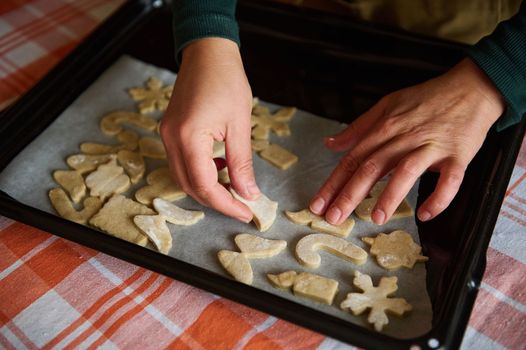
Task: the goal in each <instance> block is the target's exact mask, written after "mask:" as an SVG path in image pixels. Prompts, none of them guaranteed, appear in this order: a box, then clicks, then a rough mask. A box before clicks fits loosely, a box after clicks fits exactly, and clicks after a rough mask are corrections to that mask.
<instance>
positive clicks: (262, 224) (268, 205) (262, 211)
mask: <svg viewBox="0 0 526 350" xmlns="http://www.w3.org/2000/svg"><path fill="white" fill-rule="evenodd" d="M230 192H231V193H232V195H233V196H234V198H235V199H237V200H238V201H240V202H241V203H243V204H245V205H246V206H247V207H248V208H249V209H250V211H252V214H254V218H253V220H254V223H255V224H256V227H257V228H258V230H259V231H261V232H265V231H267V230H268V229H269V228H270V226H272V224H273V223H274V220H276V212H277V210H278V202H274V201H271V200H270V199H269V198H268V197H267V196H265V195H264V194H263V193H262V194H261V195H260V196H259V198H258V199H256V200H254V201H249V200H246V199H245V198H243V197H241V196H240V195H239V194H237V192H236V191H234V189H232V188H231V189H230Z"/></svg>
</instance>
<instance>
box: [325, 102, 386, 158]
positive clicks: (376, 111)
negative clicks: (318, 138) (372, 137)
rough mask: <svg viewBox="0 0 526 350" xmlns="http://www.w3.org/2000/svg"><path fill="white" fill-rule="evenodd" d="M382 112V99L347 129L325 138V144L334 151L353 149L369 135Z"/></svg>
mask: <svg viewBox="0 0 526 350" xmlns="http://www.w3.org/2000/svg"><path fill="white" fill-rule="evenodd" d="M382 114H383V103H382V102H381V101H380V102H378V103H377V104H375V105H374V106H373V107H371V109H369V110H368V111H367V112H365V113H364V114H362V115H361V116H360V117H358V118H357V119H356V120H355V121H353V122H352V123H351V124H349V126H348V127H347V128H345V130H343V131H342V132H340V133H339V134H337V135H333V136H329V137H327V138H325V145H326V146H327V148H329V149H330V150H332V151H334V152H343V151H348V150H350V149H352V148H353V147H354V146H356V145H357V144H358V142H359V141H360V140H361V139H362V138H363V137H364V136H365V135H367V133H368V132H369V131H370V130H371V128H372V127H373V126H374V125H375V122H376V121H377V120H378V118H380V116H381V115H382Z"/></svg>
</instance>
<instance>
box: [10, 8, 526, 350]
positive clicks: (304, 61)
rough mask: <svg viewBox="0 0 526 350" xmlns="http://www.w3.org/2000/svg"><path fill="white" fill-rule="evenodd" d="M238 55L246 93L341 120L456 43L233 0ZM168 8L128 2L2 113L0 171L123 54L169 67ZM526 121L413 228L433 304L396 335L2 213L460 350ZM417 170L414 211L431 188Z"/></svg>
mask: <svg viewBox="0 0 526 350" xmlns="http://www.w3.org/2000/svg"><path fill="white" fill-rule="evenodd" d="M237 16H238V20H239V25H240V31H241V40H242V46H241V50H242V55H243V58H244V63H245V68H246V72H247V75H248V77H249V80H250V83H251V86H252V89H253V92H254V95H255V96H259V97H260V98H262V99H263V100H266V101H270V102H274V103H278V104H283V105H294V106H297V107H298V108H301V109H304V110H307V111H309V112H312V113H314V114H316V115H320V116H324V117H327V118H331V119H336V120H340V121H344V122H350V121H352V120H353V119H354V118H356V117H357V116H359V115H360V113H362V112H363V111H365V110H366V109H367V108H369V107H370V106H371V105H372V104H374V103H375V102H376V101H377V100H378V99H379V98H380V97H382V96H383V95H385V94H387V93H389V92H391V91H394V90H396V89H399V88H402V87H406V86H409V85H412V84H415V83H419V82H422V81H424V80H426V79H429V78H431V77H434V76H436V75H438V74H440V73H442V72H444V71H446V70H447V69H448V68H449V67H451V66H452V65H454V64H455V63H456V62H458V61H459V60H460V59H461V58H462V57H463V55H464V49H465V47H463V46H462V45H459V44H454V43H451V42H447V41H440V40H435V39H431V38H427V37H423V36H417V35H414V34H409V33H404V32H401V31H398V30H395V29H392V28H387V27H379V26H374V25H371V24H367V23H360V22H357V21H352V20H350V19H348V18H345V17H339V16H336V15H329V14H323V13H320V12H317V11H314V10H307V9H300V8H295V7H288V6H285V5H277V4H271V3H269V2H261V1H240V2H239V4H238V12H237ZM173 50H174V48H173V43H172V37H171V16H170V8H169V5H167V4H165V3H163V2H162V1H158V0H157V1H144V0H143V1H139V0H135V1H128V2H126V3H125V4H124V5H123V6H122V7H121V8H120V9H119V10H118V11H117V12H116V13H115V14H114V15H113V16H112V17H111V18H110V19H109V20H107V21H106V22H104V23H103V25H102V26H100V27H99V28H98V29H97V30H96V31H95V32H93V33H92V34H91V35H90V36H89V37H88V39H87V40H85V41H84V42H83V43H82V44H81V45H80V46H79V47H78V48H77V49H76V50H74V51H73V52H72V53H71V54H70V55H69V56H68V57H66V58H65V59H64V60H63V61H62V62H61V63H60V64H58V65H57V66H56V67H55V68H54V69H53V70H52V71H51V72H50V73H49V74H47V75H46V76H45V77H44V78H43V79H42V80H41V81H40V82H39V83H38V84H36V86H34V87H33V88H32V89H31V90H30V91H29V92H28V93H26V94H25V95H24V96H22V97H21V98H20V99H19V100H18V101H17V102H16V103H15V104H14V105H12V106H11V107H10V108H9V109H7V110H5V111H4V112H2V113H1V115H0V118H1V119H2V122H3V123H2V125H0V140H1V143H2V144H1V147H0V169H4V168H5V166H6V165H7V164H9V162H10V161H11V160H12V159H13V158H14V157H15V156H16V155H17V154H18V153H19V152H20V151H21V150H22V149H23V148H24V147H25V146H26V145H27V144H29V143H30V142H31V141H32V140H33V139H34V138H35V137H36V136H38V135H39V134H40V133H41V132H42V131H43V130H44V129H45V128H46V127H47V126H48V125H49V124H50V123H51V122H52V121H53V120H54V119H55V118H56V117H57V116H59V115H60V113H61V112H62V111H63V110H64V109H65V108H66V107H68V106H69V105H70V104H71V103H72V102H73V100H74V99H75V98H77V97H78V96H79V94H81V93H82V92H83V91H84V90H85V89H86V88H87V87H88V86H90V85H91V84H92V83H93V82H94V80H95V79H96V78H97V77H98V76H99V75H100V74H101V73H102V72H103V71H104V70H105V69H106V68H108V67H109V66H110V65H111V64H112V63H113V62H114V61H115V60H116V59H117V58H118V57H120V56H121V55H123V54H128V55H131V56H133V57H135V58H138V59H140V60H143V61H145V62H148V63H151V64H154V65H157V66H160V67H164V68H168V69H171V70H174V71H177V66H176V63H175V60H174V52H173ZM525 127H526V121H524V120H523V122H522V123H521V124H519V125H516V126H514V127H511V128H508V129H506V130H505V131H503V132H500V133H497V132H496V131H495V130H491V132H490V133H489V135H488V137H487V139H486V142H485V143H484V145H483V147H482V149H481V151H480V152H479V153H478V154H477V156H476V157H475V159H474V160H473V162H472V163H471V165H470V166H469V168H468V169H467V173H466V178H465V180H464V182H463V184H462V187H461V189H460V191H459V194H458V195H457V197H456V198H455V200H454V201H453V203H452V204H451V206H450V207H449V208H448V209H447V210H446V211H445V212H444V213H443V214H441V215H440V216H438V217H437V218H436V219H434V220H432V221H430V222H427V223H421V222H418V227H419V234H420V240H421V243H422V246H423V249H424V253H425V254H426V255H428V256H429V257H430V260H429V261H428V262H427V288H428V292H429V295H430V298H431V302H432V305H433V311H434V314H433V321H432V329H431V331H430V332H429V333H428V334H425V335H423V336H421V337H418V338H413V339H396V338H392V337H389V336H386V335H383V334H379V333H376V332H374V331H372V330H370V329H367V328H363V327H360V326H357V325H354V324H352V323H349V322H346V321H344V320H341V319H339V318H336V317H334V316H330V315H327V314H324V313H322V312H319V311H317V310H314V309H311V308H308V307H305V306H302V305H299V304H297V303H294V302H292V301H289V300H286V299H283V298H280V297H278V296H275V295H272V294H270V293H267V292H265V291H262V290H259V289H256V288H253V287H250V286H246V285H243V284H240V283H238V282H235V281H232V280H230V279H227V278H225V277H223V276H220V275H217V274H215V273H212V272H210V271H207V270H204V269H202V268H199V267H196V266H194V265H190V264H188V263H185V262H182V261H178V260H176V259H174V258H171V257H168V256H165V255H162V254H158V253H156V252H154V251H150V250H148V249H145V248H142V247H139V246H136V245H133V244H131V243H128V242H125V241H122V240H119V239H116V238H114V237H111V236H108V235H105V234H103V233H100V232H98V231H95V230H93V229H91V228H88V227H84V226H81V225H77V224H75V223H72V222H68V221H66V220H63V219H61V218H59V217H57V216H55V215H51V214H48V213H46V212H43V211H40V210H37V209H35V208H32V207H30V206H27V205H24V204H22V203H19V202H17V201H16V200H14V199H12V198H10V197H9V196H8V195H7V194H5V193H4V192H0V214H1V215H4V216H7V217H10V218H13V219H15V220H18V221H21V222H24V223H27V224H29V225H32V226H35V227H38V228H40V229H43V230H46V231H48V232H50V233H53V234H55V235H58V236H60V237H63V238H66V239H68V240H71V241H74V242H77V243H80V244H83V245H85V246H88V247H91V248H93V249H96V250H99V251H101V252H104V253H107V254H110V255H112V256H115V257H117V258H120V259H123V260H126V261H129V262H131V263H134V264H137V265H140V266H143V267H145V268H148V269H151V270H154V271H157V272H159V273H162V274H164V275H167V276H170V277H173V278H175V279H178V280H180V281H183V282H186V283H189V284H192V285H194V286H197V287H199V288H203V289H206V290H208V291H210V292H213V293H216V294H219V295H222V296H224V297H227V298H230V299H232V300H234V301H237V302H240V303H243V304H246V305H248V306H251V307H254V308H256V309H259V310H261V311H263V312H267V313H270V314H273V315H275V316H277V317H280V318H283V319H286V320H288V321H291V322H294V323H296V324H299V325H302V326H304V327H307V328H310V329H312V330H315V331H318V332H321V333H324V334H326V335H328V336H330V337H333V338H336V339H339V340H341V341H344V342H347V343H350V344H352V345H355V346H360V347H364V348H368V349H385V348H389V349H409V348H410V347H412V346H415V347H413V348H412V349H418V348H420V349H433V348H438V347H441V348H457V347H459V346H460V343H461V340H462V336H463V333H464V331H465V328H466V326H467V322H468V320H469V315H470V312H471V309H472V307H473V303H474V301H475V297H476V294H477V291H478V287H479V284H480V281H481V278H482V274H483V272H484V268H485V254H486V249H487V247H488V244H489V240H490V237H491V235H492V232H493V229H494V225H495V222H496V219H497V216H498V213H499V209H500V206H501V203H502V200H503V198H504V193H505V190H506V186H507V184H508V181H509V178H510V176H511V172H512V169H513V166H514V163H515V159H516V157H517V153H518V151H519V147H520V144H521V141H522V138H523V135H524V131H525ZM436 181H437V176H436V175H435V174H431V173H426V174H425V175H424V176H423V177H422V179H421V182H420V188H419V197H418V202H419V204H420V203H421V202H422V201H423V200H424V199H425V198H427V196H428V195H429V194H430V193H431V191H432V189H433V188H434V185H435V184H436Z"/></svg>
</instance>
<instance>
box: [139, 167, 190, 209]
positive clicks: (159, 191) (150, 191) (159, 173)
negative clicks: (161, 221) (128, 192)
mask: <svg viewBox="0 0 526 350" xmlns="http://www.w3.org/2000/svg"><path fill="white" fill-rule="evenodd" d="M146 183H147V185H146V186H144V187H141V188H139V189H138V190H137V192H135V199H137V200H138V201H139V202H141V203H143V204H146V205H151V204H152V202H153V200H154V198H157V197H159V198H162V199H166V200H167V201H175V200H178V199H181V198H184V197H186V193H184V192H183V190H182V189H181V187H180V186H179V185H177V184H176V183H174V182H173V181H172V179H171V177H170V170H168V168H158V169H155V170H154V171H152V172H151V173H149V174H148V176H146Z"/></svg>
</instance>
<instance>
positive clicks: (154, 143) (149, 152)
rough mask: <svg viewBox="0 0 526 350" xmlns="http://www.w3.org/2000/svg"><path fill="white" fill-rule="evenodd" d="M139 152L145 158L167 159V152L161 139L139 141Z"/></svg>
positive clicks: (142, 139)
mask: <svg viewBox="0 0 526 350" xmlns="http://www.w3.org/2000/svg"><path fill="white" fill-rule="evenodd" d="M139 151H140V152H141V155H142V156H143V157H148V158H153V159H166V150H165V149H164V145H163V143H162V141H161V140H160V139H159V138H156V137H142V138H141V139H140V140H139Z"/></svg>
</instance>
